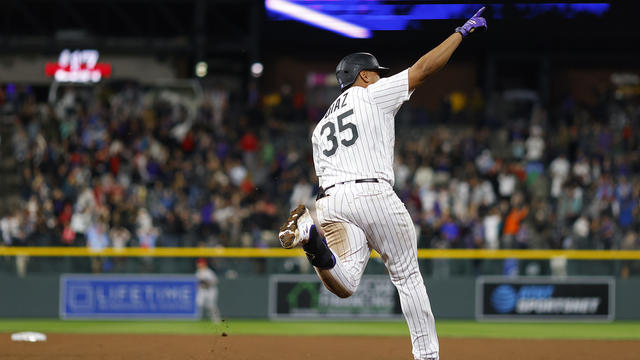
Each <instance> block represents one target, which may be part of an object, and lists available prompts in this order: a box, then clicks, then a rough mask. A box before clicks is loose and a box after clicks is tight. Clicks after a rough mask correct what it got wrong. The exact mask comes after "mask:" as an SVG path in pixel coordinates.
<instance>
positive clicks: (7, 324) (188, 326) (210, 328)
mask: <svg viewBox="0 0 640 360" xmlns="http://www.w3.org/2000/svg"><path fill="white" fill-rule="evenodd" d="M437 328H438V335H439V336H440V337H471V338H525V339H610V340H612V339H628V340H640V322H624V321H619V322H613V323H478V322H474V321H446V320H441V321H438V322H437ZM17 331H40V332H44V333H94V334H99V333H103V334H124V333H128V334H220V333H222V332H226V333H228V334H231V335H249V334H252V335H347V336H356V335H359V336H376V335H378V336H408V334H409V330H408V329H407V325H406V324H405V323H404V322H401V321H387V322H369V321H362V322H338V321H316V322H310V321H268V320H235V319H233V320H228V321H226V322H224V323H222V324H220V325H214V324H212V323H209V322H205V321H195V322H193V321H84V320H76V321H63V320H44V319H20V320H16V319H0V333H1V332H17Z"/></svg>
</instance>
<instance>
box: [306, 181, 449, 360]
mask: <svg viewBox="0 0 640 360" xmlns="http://www.w3.org/2000/svg"><path fill="white" fill-rule="evenodd" d="M327 194H329V196H325V197H324V198H321V199H320V200H318V201H317V202H316V211H317V216H318V221H319V223H320V224H321V225H322V228H323V230H324V231H325V237H326V239H327V243H328V244H329V248H330V249H331V251H333V253H334V254H335V256H336V266H335V267H333V268H332V269H330V270H318V269H316V272H317V273H318V275H319V276H320V278H321V279H322V281H323V283H324V284H325V286H326V287H327V288H328V289H329V290H330V291H332V292H334V293H335V294H336V295H338V296H340V297H347V296H350V295H351V294H353V293H354V292H355V291H356V289H357V287H358V284H359V283H360V279H361V277H362V274H363V272H364V268H365V266H366V265H367V261H368V260H369V254H370V252H371V249H375V250H376V251H377V252H378V253H379V254H380V255H381V256H382V260H383V261H384V264H385V266H386V267H387V269H388V271H389V276H390V277H391V281H392V282H393V284H394V285H395V286H396V288H397V289H398V293H399V295H400V305H401V307H402V312H403V314H404V317H405V319H406V320H407V324H408V325H409V331H410V333H411V342H412V345H413V356H414V358H415V359H416V360H424V359H438V356H439V345H438V337H437V335H436V328H435V322H434V318H433V313H432V312H431V304H430V302H429V296H428V295H427V290H426V288H425V286H424V281H423V280H422V275H421V274H420V269H419V267H418V255H417V239H416V232H415V228H414V225H413V221H412V220H411V216H410V215H409V212H408V211H407V209H406V207H405V206H404V204H403V203H402V201H401V200H400V199H399V198H398V196H397V195H396V193H395V192H394V191H393V188H392V187H391V185H390V184H389V183H387V182H384V181H382V182H379V183H358V184H356V183H353V182H350V183H346V184H337V185H336V186H335V187H333V188H331V189H329V190H328V191H327Z"/></svg>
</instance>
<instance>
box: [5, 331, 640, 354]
mask: <svg viewBox="0 0 640 360" xmlns="http://www.w3.org/2000/svg"><path fill="white" fill-rule="evenodd" d="M410 347H411V344H410V341H409V338H408V337H406V338H405V337H356V336H342V337H329V336H317V337H313V336H300V337H295V336H249V335H230V336H222V335H221V334H219V335H96V334H87V335H79V334H49V335H48V339H47V341H46V342H42V343H23V342H12V341H11V339H10V334H8V333H5V334H0V359H3V360H5V359H11V360H13V359H20V360H22V359H29V360H40V359H47V360H58V359H91V360H96V359H140V360H147V359H149V360H150V359H154V360H155V359H215V360H276V359H277V360H294V359H295V360H300V359H304V360H327V359H331V360H343V359H344V360H361V359H366V360H409V359H411V358H412V357H411V352H410V351H411V350H410ZM440 347H441V358H442V359H443V360H462V359H465V360H467V359H473V360H484V359H487V360H488V359H491V360H496V359H514V360H528V359H536V360H537V359H545V360H554V359H557V360H573V359H576V360H578V359H579V360H585V359H594V360H595V359H616V360H627V359H629V360H631V359H634V360H637V359H638V354H639V353H638V349H639V348H640V341H602V340H514V339H463V338H443V339H440Z"/></svg>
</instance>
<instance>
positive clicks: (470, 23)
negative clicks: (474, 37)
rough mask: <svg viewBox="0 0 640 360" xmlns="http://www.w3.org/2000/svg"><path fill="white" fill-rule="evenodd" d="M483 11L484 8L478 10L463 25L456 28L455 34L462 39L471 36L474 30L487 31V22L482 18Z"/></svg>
mask: <svg viewBox="0 0 640 360" xmlns="http://www.w3.org/2000/svg"><path fill="white" fill-rule="evenodd" d="M483 11H484V6H483V7H482V9H480V10H478V12H476V13H475V14H474V15H473V16H472V17H471V19H469V20H467V22H466V23H464V25H462V26H460V27H458V28H456V32H459V33H460V35H462V37H463V38H465V37H467V35H469V34H471V33H472V32H473V31H474V30H476V29H482V30H486V29H487V20H485V19H484V18H483V17H482V16H480V15H482V12H483Z"/></svg>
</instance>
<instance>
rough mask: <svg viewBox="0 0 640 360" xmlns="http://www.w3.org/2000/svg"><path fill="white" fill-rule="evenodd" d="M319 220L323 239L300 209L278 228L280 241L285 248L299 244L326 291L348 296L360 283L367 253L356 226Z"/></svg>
mask: <svg viewBox="0 0 640 360" xmlns="http://www.w3.org/2000/svg"><path fill="white" fill-rule="evenodd" d="M323 200H324V199H323ZM321 221H324V223H325V225H324V226H323V229H324V232H325V235H326V238H325V237H323V236H322V235H321V234H320V233H319V232H318V230H317V228H316V226H315V224H314V223H313V219H312V218H311V216H310V214H309V212H308V210H307V209H306V208H304V207H303V206H300V207H298V208H297V209H295V210H293V211H292V212H291V215H290V216H289V219H288V220H287V223H285V224H284V225H283V226H282V227H281V228H280V234H279V236H280V241H281V243H282V245H283V247H285V248H288V247H294V246H297V245H302V248H303V250H304V251H305V253H306V254H307V258H308V259H309V261H310V262H311V264H312V265H313V266H314V268H315V270H316V273H317V274H318V276H319V277H320V279H321V280H322V282H323V283H324V285H325V286H326V288H327V289H328V290H329V291H331V292H333V293H334V294H336V295H338V296H339V297H342V298H345V297H349V296H351V295H352V294H353V293H354V292H355V291H356V289H357V287H358V285H359V284H360V278H361V277H362V273H363V272H364V268H365V266H366V263H367V260H368V259H369V253H370V251H371V250H370V248H369V246H368V244H367V240H366V237H365V234H364V232H363V231H362V230H361V229H360V228H358V227H357V226H356V225H354V224H349V223H340V222H327V221H331V219H328V218H327V217H325V216H322V217H321ZM332 250H333V251H332Z"/></svg>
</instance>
